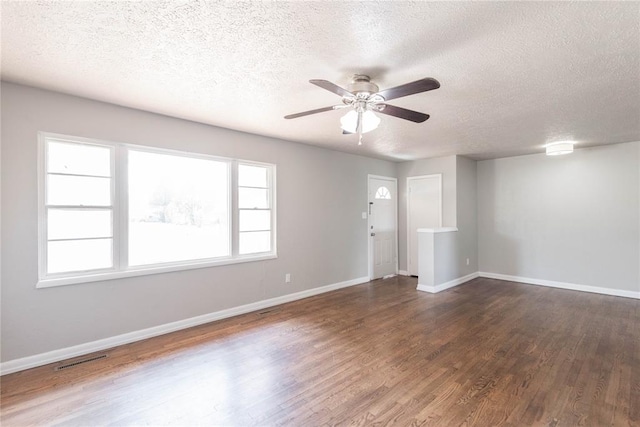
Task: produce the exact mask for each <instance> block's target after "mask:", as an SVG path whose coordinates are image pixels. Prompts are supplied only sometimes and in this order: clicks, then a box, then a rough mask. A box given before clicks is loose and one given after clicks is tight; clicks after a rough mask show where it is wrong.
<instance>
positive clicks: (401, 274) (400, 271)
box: [398, 270, 409, 276]
mask: <svg viewBox="0 0 640 427" xmlns="http://www.w3.org/2000/svg"><path fill="white" fill-rule="evenodd" d="M398 274H399V275H400V276H408V275H409V272H408V271H407V270H398Z"/></svg>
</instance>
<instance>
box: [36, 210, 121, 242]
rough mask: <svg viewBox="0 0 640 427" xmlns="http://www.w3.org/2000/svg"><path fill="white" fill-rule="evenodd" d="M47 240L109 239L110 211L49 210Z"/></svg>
mask: <svg viewBox="0 0 640 427" xmlns="http://www.w3.org/2000/svg"><path fill="white" fill-rule="evenodd" d="M48 213H49V215H48V217H47V231H48V234H49V236H48V237H49V240H54V239H81V238H88V237H111V235H112V234H111V211H110V210H104V211H102V210H100V211H86V210H79V209H73V210H71V209H49V211H48Z"/></svg>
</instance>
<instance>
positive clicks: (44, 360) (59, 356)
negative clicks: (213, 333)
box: [0, 277, 369, 375]
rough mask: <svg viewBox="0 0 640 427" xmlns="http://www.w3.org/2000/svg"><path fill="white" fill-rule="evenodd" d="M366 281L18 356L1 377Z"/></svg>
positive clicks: (3, 365) (0, 370)
mask: <svg viewBox="0 0 640 427" xmlns="http://www.w3.org/2000/svg"><path fill="white" fill-rule="evenodd" d="M368 281H369V278H368V277H359V278H357V279H351V280H347V281H344V282H340V283H334V284H332V285H327V286H321V287H319V288H313V289H307V290H305V291H301V292H296V293H293V294H288V295H283V296H280V297H275V298H270V299H267V300H263V301H258V302H254V303H251V304H245V305H241V306H238V307H233V308H229V309H226V310H220V311H216V312H213V313H208V314H203V315H201V316H196V317H191V318H189V319H184V320H179V321H177V322H171V323H165V324H164V325H159V326H154V327H152V328H147V329H142V330H139V331H134V332H128V333H126V334H122V335H116V336H114V337H110V338H104V339H101V340H97V341H91V342H88V343H84V344H79V345H74V346H72V347H67V348H61V349H59V350H53V351H48V352H46V353H40V354H35V355H33V356H27V357H22V358H20V359H14V360H9V361H7V362H3V363H0V373H1V375H5V374H10V373H12V372H17V371H23V370H25V369H29V368H35V367H36V366H42V365H46V364H48V363H53V362H58V361H60V360H65V359H70V358H72V357H77V356H82V355H84V354H88V353H93V352H96V351H101V350H106V349H108V348H113V347H116V346H119V345H123V344H128V343H131V342H134V341H140V340H144V339H147V338H152V337H156V336H158V335H164V334H168V333H170V332H174V331H179V330H181V329H186V328H191V327H193V326H198V325H202V324H204V323H209V322H214V321H216V320H221V319H226V318H228V317H233V316H237V315H240V314H245V313H249V312H252V311H256V310H262V309H264V308H267V307H273V306H276V305H280V304H284V303H287V302H291V301H296V300H300V299H303V298H308V297H311V296H314V295H318V294H323V293H325V292H330V291H334V290H336V289H341V288H346V287H349V286H355V285H360V284H362V283H366V282H368Z"/></svg>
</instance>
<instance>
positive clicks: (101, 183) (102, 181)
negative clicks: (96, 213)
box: [47, 175, 111, 206]
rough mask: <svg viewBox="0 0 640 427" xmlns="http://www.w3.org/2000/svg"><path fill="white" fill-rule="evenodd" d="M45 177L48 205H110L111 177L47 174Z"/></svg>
mask: <svg viewBox="0 0 640 427" xmlns="http://www.w3.org/2000/svg"><path fill="white" fill-rule="evenodd" d="M47 179H48V182H47V184H48V185H47V203H48V204H50V205H69V206H110V205H111V178H91V177H84V176H66V175H49V176H48V177H47Z"/></svg>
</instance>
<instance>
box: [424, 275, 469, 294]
mask: <svg viewBox="0 0 640 427" xmlns="http://www.w3.org/2000/svg"><path fill="white" fill-rule="evenodd" d="M476 277H479V274H478V272H477V271H476V272H475V273H471V274H467V275H466V276H462V277H458V278H457V279H453V280H450V281H448V282H445V283H441V284H439V285H435V286H429V285H422V284H420V283H418V287H417V288H416V289H417V290H419V291H423V292H429V293H432V294H437V293H438V292H442V291H444V290H446V289H450V288H453V287H455V286H458V285H462V284H463V283H466V282H468V281H469V280H473V279H475V278H476Z"/></svg>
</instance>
